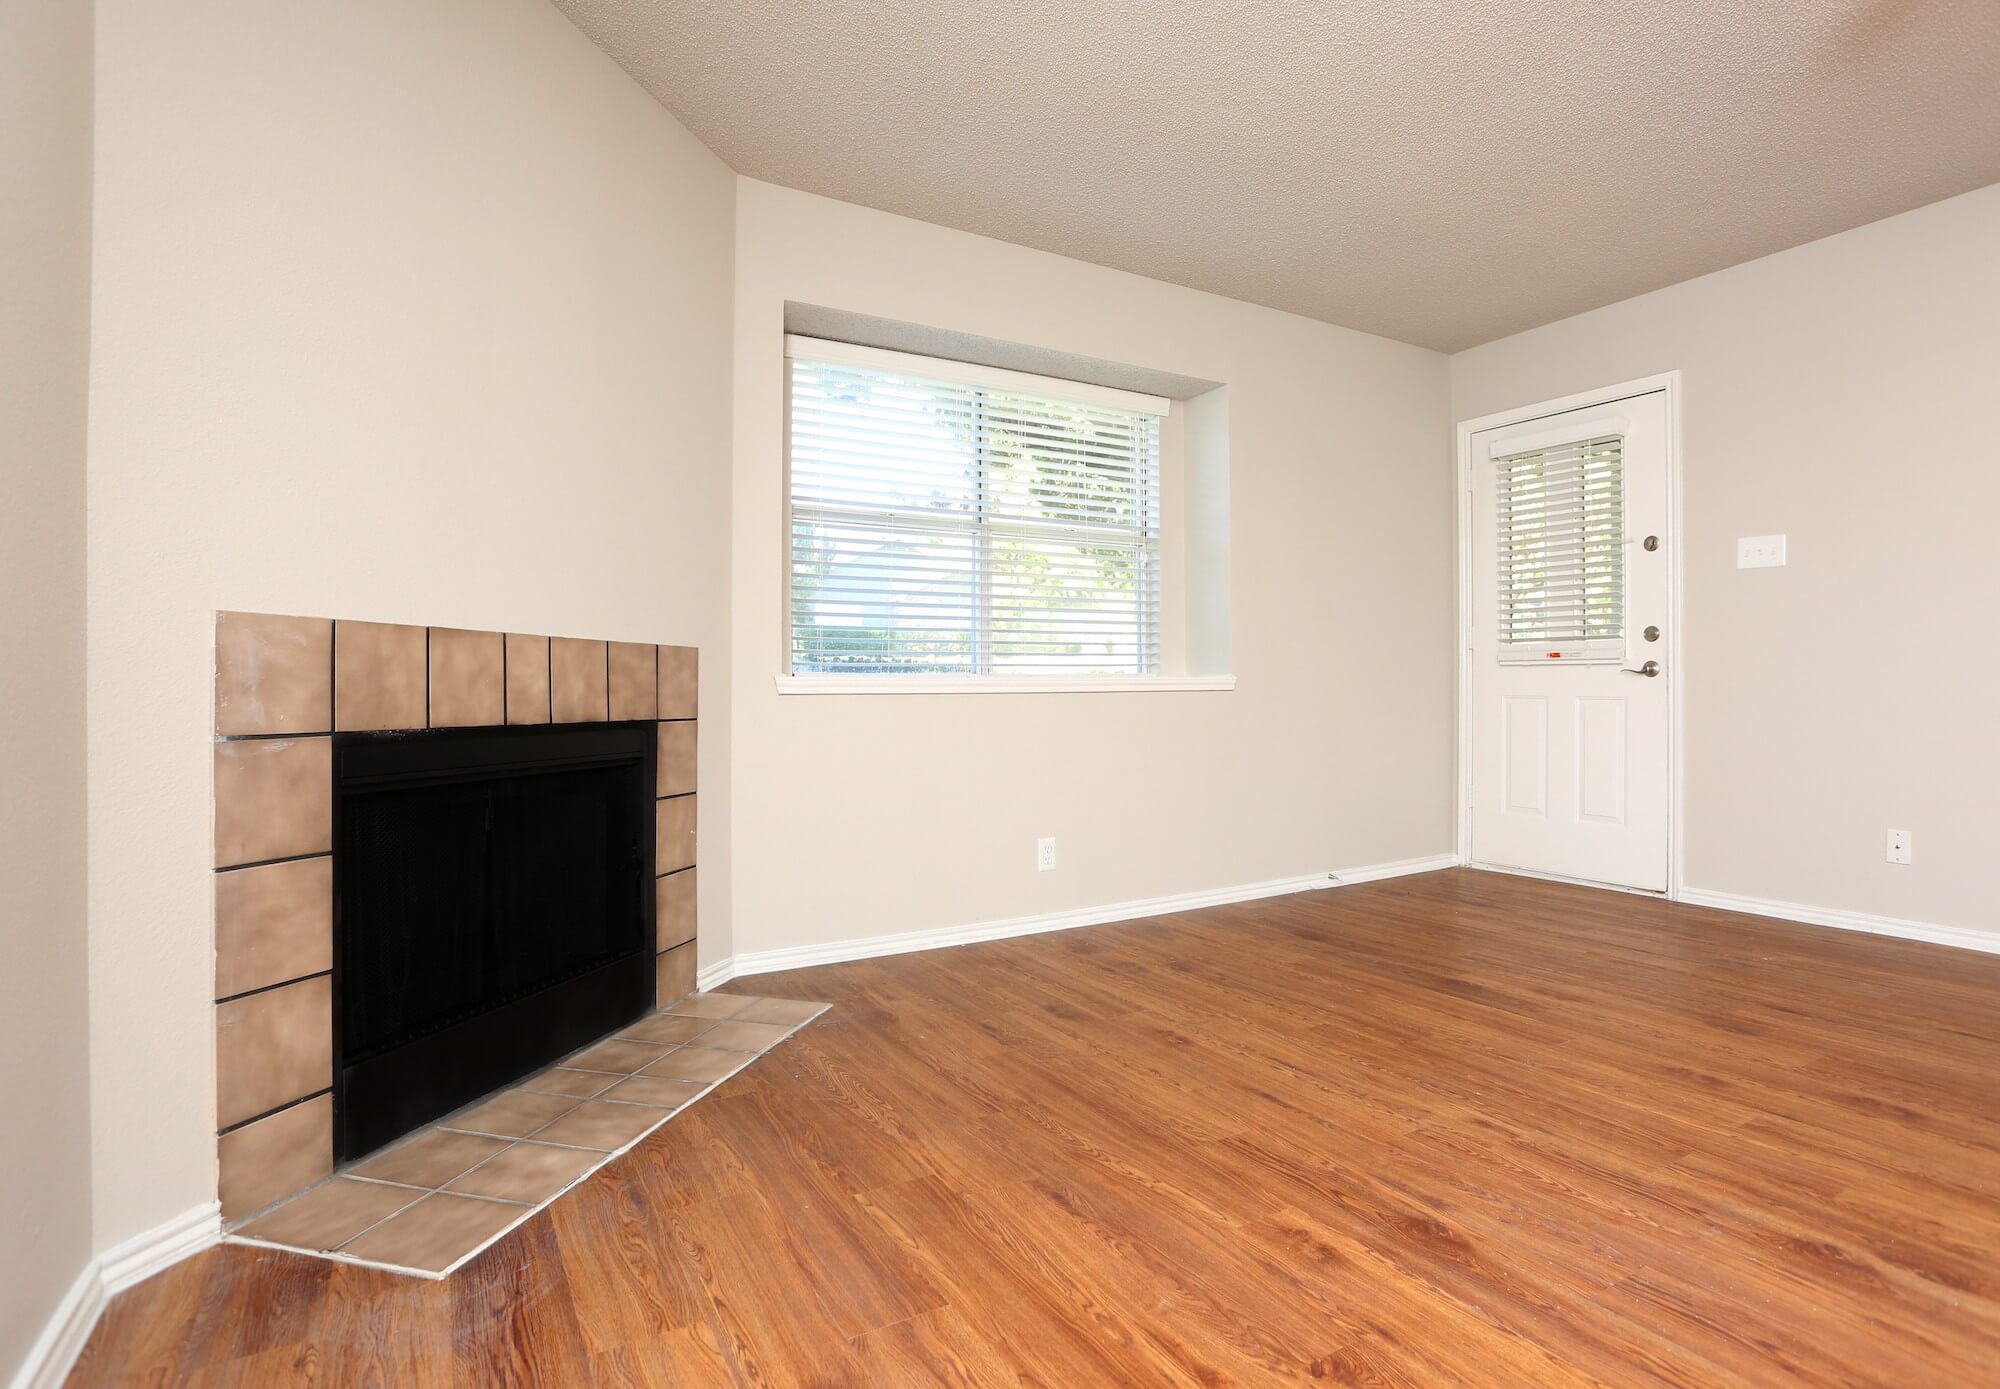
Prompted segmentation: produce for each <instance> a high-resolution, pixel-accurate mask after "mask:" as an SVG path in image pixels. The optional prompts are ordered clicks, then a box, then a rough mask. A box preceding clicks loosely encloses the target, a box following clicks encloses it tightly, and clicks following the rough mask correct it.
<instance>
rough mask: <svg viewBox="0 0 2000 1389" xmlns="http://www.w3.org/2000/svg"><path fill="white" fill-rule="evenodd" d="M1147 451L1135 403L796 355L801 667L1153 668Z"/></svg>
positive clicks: (1153, 532) (795, 607)
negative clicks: (1047, 393)
mask: <svg viewBox="0 0 2000 1389" xmlns="http://www.w3.org/2000/svg"><path fill="white" fill-rule="evenodd" d="M1052 384H1054V383H1052ZM1159 453H1160V450H1159V418H1158V416H1157V415H1155V414H1151V413H1148V412H1145V411H1141V410H1130V409H1122V408H1118V407H1116V406H1113V405H1108V404H1101V403H1093V402H1088V401H1077V400H1066V399H1057V398H1054V397H1051V396H1043V395H1039V394H1033V393H1029V392H1027V391H1025V390H1023V389H1019V388H1016V386H1015V385H1013V384H1012V383H1010V384H1009V385H1008V386H1007V387H1005V388H1001V387H996V386H992V385H979V384H972V383H968V382H960V381H947V380H933V379H930V378H928V377H925V376H922V375H916V374H912V373H910V372H908V371H906V370H904V369H902V368H900V367H898V368H897V369H893V370H891V369H884V368H883V367H881V366H879V365H874V364H857V363H853V362H842V361H823V360H816V359H814V358H812V357H809V356H804V355H800V356H795V357H793V359H792V362H791V431H790V465H791V528H792V533H791V547H792V590H791V607H792V634H791V635H792V670H793V672H794V673H795V674H818V673H840V672H861V673H883V672H906V673H913V674H940V673H943V674H958V675H1053V674H1079V675H1085V674H1088V675H1103V674H1122V675H1147V674H1153V673H1156V672H1157V671H1158V670H1159V664H1160V615H1159V588H1160V574H1159V568H1160V556H1159V532H1160V514H1159V506H1160V500H1159V498H1160V485H1159V470H1160V457H1159Z"/></svg>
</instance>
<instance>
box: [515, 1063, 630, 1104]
mask: <svg viewBox="0 0 2000 1389" xmlns="http://www.w3.org/2000/svg"><path fill="white" fill-rule="evenodd" d="M617 1081H618V1077H617V1076H616V1075H611V1074H607V1073H605V1072H603V1071H572V1070H568V1069H566V1068H564V1067H561V1066H557V1067H555V1068H553V1069H551V1070H546V1071H543V1072H542V1073H541V1074H540V1075H533V1076H529V1077H528V1078H527V1079H526V1080H524V1081H522V1082H521V1085H520V1088H521V1089H523V1090H533V1091H536V1092H538V1093H540V1094H544V1095H574V1096H575V1097H576V1098H578V1099H580V1100H587V1099H589V1098H590V1097H591V1096H592V1095H595V1094H598V1093H600V1092H602V1091H604V1090H608V1089H610V1088H611V1086H613V1085H614V1084H616V1083H617Z"/></svg>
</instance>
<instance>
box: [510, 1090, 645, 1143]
mask: <svg viewBox="0 0 2000 1389" xmlns="http://www.w3.org/2000/svg"><path fill="white" fill-rule="evenodd" d="M662 1117H663V1114H662V1111H660V1110H658V1109H654V1108H651V1107H648V1106H645V1105H636V1104H606V1103H604V1102H603V1101H602V1100H585V1101H584V1102H583V1103H582V1104H580V1105H578V1106H577V1107H576V1108H575V1109H572V1110H571V1111H570V1112H569V1113H567V1114H565V1115H563V1117H562V1118H560V1119H558V1120H556V1121H555V1122H554V1123H553V1124H550V1125H549V1126H548V1127H547V1128H545V1129H543V1130H542V1131H541V1132H540V1133H538V1134H536V1135H535V1141H536V1142H537V1143H560V1144H563V1145H565V1146H566V1147H571V1148H597V1149H601V1150H603V1151H605V1152H610V1151H612V1150H614V1149H618V1148H622V1147H624V1146H625V1145H626V1144H627V1143H630V1142H631V1141H632V1140H633V1139H635V1138H637V1137H639V1135H641V1134H643V1133H645V1132H646V1130H648V1129H650V1128H652V1127H653V1125H655V1124H657V1123H659V1122H660V1120H661V1118H662Z"/></svg>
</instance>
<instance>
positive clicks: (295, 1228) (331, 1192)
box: [237, 1177, 423, 1249]
mask: <svg viewBox="0 0 2000 1389" xmlns="http://www.w3.org/2000/svg"><path fill="white" fill-rule="evenodd" d="M422 1199H423V1193H422V1192H421V1191H417V1190H414V1189H412V1188H410V1187H406V1186H383V1185H382V1184H381V1183H380V1182H357V1181H352V1180H350V1179H348V1178H346V1177H336V1178H334V1180H332V1181H330V1182H328V1183H327V1184H326V1185H325V1186H322V1187H320V1188H318V1189H317V1190H315V1191H309V1192H307V1193H306V1194H305V1195H303V1196H301V1197H300V1198H299V1199H298V1200H296V1201H288V1202H286V1203H285V1204H284V1205H282V1206H280V1207H278V1209H276V1210H275V1211H272V1212H271V1213H270V1214H269V1215H266V1216H261V1217H259V1218H258V1219H256V1220H253V1221H251V1222H250V1223H249V1224H248V1225H245V1226H244V1227H243V1228H242V1229H241V1230H239V1231H238V1232H237V1233H238V1234H241V1235H245V1236H247V1237H249V1238H250V1239H262V1240H270V1241H271V1242H272V1243H273V1244H290V1245H296V1246H298V1247H299V1248H301V1249H338V1248H339V1247H340V1246H341V1245H343V1244H345V1243H347V1242H348V1241H349V1240H351V1239H353V1238H354V1237H355V1236H356V1235H358V1234H360V1233H361V1232H362V1231H363V1230H366V1229H367V1228H368V1227H369V1226H371V1225H374V1224H377V1223H378V1222H380V1221H383V1220H387V1219H388V1218H389V1217H390V1216H392V1215H394V1214H395V1213H396V1212H397V1211H399V1210H402V1209H403V1208H404V1207H406V1206H410V1205H414V1204H415V1203H416V1202H418V1201H420V1200H422Z"/></svg>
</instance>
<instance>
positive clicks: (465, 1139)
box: [349, 1129, 507, 1187]
mask: <svg viewBox="0 0 2000 1389" xmlns="http://www.w3.org/2000/svg"><path fill="white" fill-rule="evenodd" d="M506 1146H507V1140H505V1139H500V1138H487V1137H485V1136H483V1135H481V1134H476V1133H453V1132H452V1131H451V1130H449V1129H427V1130H424V1131H423V1132H421V1133H419V1134H418V1135H417V1136H416V1137H415V1138H412V1139H410V1140H409V1141H408V1142H406V1143H404V1144H402V1145H401V1146H400V1147H395V1148H391V1149H389V1150H388V1151H386V1152H383V1153H380V1154H377V1155H376V1156H375V1157H372V1158H369V1159H368V1160H367V1161H365V1162H362V1163H359V1164H357V1165H356V1166H355V1167H354V1168H352V1169H351V1171H350V1173H349V1175H351V1176H355V1177H371V1178H373V1179H374V1180H376V1181H378V1182H401V1183H402V1184H403V1185H404V1186H427V1187H439V1186H443V1185H444V1184H445V1183H446V1182H448V1181H450V1180H451V1179H452V1178H453V1177H456V1176H458V1175H459V1174H460V1173H462V1172H464V1171H466V1170H468V1169H469V1168H472V1167H476V1166H478V1165H479V1164H480V1163H482V1162H484V1161H486V1159H488V1158H490V1157H492V1156H493V1155H494V1154H495V1153H497V1152H499V1151H500V1150H501V1149H502V1148H505V1147H506Z"/></svg>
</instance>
